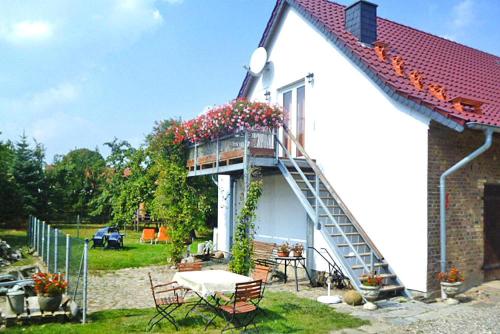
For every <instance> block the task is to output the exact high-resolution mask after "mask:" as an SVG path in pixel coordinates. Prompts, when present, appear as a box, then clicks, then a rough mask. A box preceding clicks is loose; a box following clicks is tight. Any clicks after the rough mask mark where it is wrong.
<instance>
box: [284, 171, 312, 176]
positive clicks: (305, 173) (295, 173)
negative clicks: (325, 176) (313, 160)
mask: <svg viewBox="0 0 500 334" xmlns="http://www.w3.org/2000/svg"><path fill="white" fill-rule="evenodd" d="M290 174H292V175H299V176H302V175H300V173H299V172H290ZM302 174H304V175H306V176H316V173H314V172H302Z"/></svg>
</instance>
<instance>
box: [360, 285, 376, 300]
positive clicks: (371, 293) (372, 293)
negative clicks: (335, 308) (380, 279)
mask: <svg viewBox="0 0 500 334" xmlns="http://www.w3.org/2000/svg"><path fill="white" fill-rule="evenodd" d="M360 289H361V294H362V295H363V297H365V299H366V300H367V301H369V302H374V301H376V300H377V299H378V296H379V295H380V286H379V285H376V286H369V285H363V284H361V286H360Z"/></svg>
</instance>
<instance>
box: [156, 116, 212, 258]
mask: <svg viewBox="0 0 500 334" xmlns="http://www.w3.org/2000/svg"><path fill="white" fill-rule="evenodd" d="M178 122H179V121H178V120H175V119H173V120H168V121H164V122H162V123H160V124H157V126H156V127H155V129H154V131H153V134H151V135H150V136H149V137H148V143H149V147H148V149H149V154H150V157H151V159H152V162H153V165H152V167H151V170H150V172H151V173H152V174H153V175H154V177H153V178H154V179H156V184H157V188H156V191H155V193H154V196H153V200H152V202H151V211H152V214H153V216H155V217H156V218H157V219H162V220H164V221H165V222H166V224H167V225H168V226H169V227H170V231H171V232H170V233H171V237H172V253H171V256H172V257H171V261H172V262H173V263H177V262H179V260H181V259H182V256H183V254H184V251H185V250H186V244H187V243H190V236H191V234H192V232H193V231H194V230H196V229H199V228H201V227H204V226H205V223H206V217H207V214H209V213H210V211H211V209H212V208H211V204H213V203H214V198H215V201H216V200H217V197H216V194H217V193H216V188H215V186H214V184H213V183H209V182H207V181H206V180H204V181H203V182H204V183H203V184H204V186H203V187H198V186H196V185H195V184H194V183H193V182H192V180H190V179H188V177H187V169H186V156H187V149H186V147H185V146H184V145H182V144H178V143H175V136H174V134H173V132H172V131H170V129H171V128H172V127H173V126H175V125H176V124H178ZM214 188H215V190H214Z"/></svg>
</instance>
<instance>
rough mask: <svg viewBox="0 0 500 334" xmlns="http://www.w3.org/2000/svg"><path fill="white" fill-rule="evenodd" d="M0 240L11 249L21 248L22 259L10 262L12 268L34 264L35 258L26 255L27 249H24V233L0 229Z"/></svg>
mask: <svg viewBox="0 0 500 334" xmlns="http://www.w3.org/2000/svg"><path fill="white" fill-rule="evenodd" d="M0 239H2V240H4V241H6V242H7V243H8V244H9V245H10V247H12V248H13V249H17V248H21V253H22V254H23V258H22V259H21V260H19V261H16V262H12V265H13V266H27V265H30V264H33V263H35V258H34V257H33V256H31V255H29V254H28V248H27V247H26V242H27V240H26V231H23V230H13V229H9V230H5V229H0Z"/></svg>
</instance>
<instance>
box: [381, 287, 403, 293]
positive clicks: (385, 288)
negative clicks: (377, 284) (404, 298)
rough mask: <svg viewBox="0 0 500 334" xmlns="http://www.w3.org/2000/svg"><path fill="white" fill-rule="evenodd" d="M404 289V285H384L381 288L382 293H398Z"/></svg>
mask: <svg viewBox="0 0 500 334" xmlns="http://www.w3.org/2000/svg"><path fill="white" fill-rule="evenodd" d="M404 289H405V287H404V286H402V285H384V286H382V287H381V288H380V292H396V291H401V290H404Z"/></svg>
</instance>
